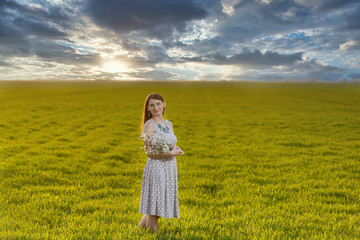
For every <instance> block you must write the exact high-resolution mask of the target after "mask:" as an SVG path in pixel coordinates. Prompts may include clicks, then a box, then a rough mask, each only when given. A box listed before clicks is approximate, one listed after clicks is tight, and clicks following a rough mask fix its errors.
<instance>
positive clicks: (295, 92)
mask: <svg viewBox="0 0 360 240" xmlns="http://www.w3.org/2000/svg"><path fill="white" fill-rule="evenodd" d="M150 92H159V93H161V94H162V95H163V96H164V97H165V100H166V102H167V108H166V114H165V118H167V119H169V120H170V121H172V122H173V124H174V130H175V134H176V136H177V138H178V145H179V146H180V147H181V148H182V149H183V150H184V151H185V154H184V155H182V156H179V157H178V158H177V164H178V181H179V203H180V219H165V218H161V219H160V220H159V230H158V232H157V233H155V234H151V233H147V232H145V231H142V230H140V229H136V226H137V224H138V222H139V221H140V219H141V217H142V214H140V213H138V210H139V203H140V191H141V180H142V172H143V169H144V166H145V163H146V155H145V154H144V152H143V151H142V150H141V149H140V147H141V146H142V143H141V141H139V140H138V137H139V135H140V129H139V125H140V122H141V114H142V107H143V102H144V99H145V97H146V96H147V94H149V93H150ZM0 116H1V117H0V184H1V185H0V204H1V205H0V239H295V238H296V239H359V238H360V197H359V196H360V154H359V150H360V86H359V85H357V84H326V83H247V82H240V83H233V82H214V83H212V82H208V83H201V82H182V83H180V82H167V83H166V82H72V83H64V82H0Z"/></svg>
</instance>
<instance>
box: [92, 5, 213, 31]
mask: <svg viewBox="0 0 360 240" xmlns="http://www.w3.org/2000/svg"><path fill="white" fill-rule="evenodd" d="M87 10H88V11H89V13H90V15H91V16H92V18H93V19H94V21H95V22H96V23H97V24H98V25H100V26H103V27H106V28H109V29H111V30H113V31H116V32H119V33H129V32H131V31H138V30H142V31H145V32H147V33H148V34H149V35H150V36H153V37H158V38H165V37H167V36H170V35H171V33H172V31H173V28H175V29H176V30H177V31H179V32H184V31H185V28H186V22H187V21H191V20H196V19H202V18H204V17H206V16H207V12H206V11H205V10H204V9H202V8H201V7H200V6H197V5H195V4H194V3H193V2H192V1H191V0H177V1H169V0H137V1H133V0H122V1H116V0H103V1H98V0H89V5H88V8H87Z"/></svg>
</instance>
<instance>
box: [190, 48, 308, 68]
mask: <svg viewBox="0 0 360 240" xmlns="http://www.w3.org/2000/svg"><path fill="white" fill-rule="evenodd" d="M302 54H303V53H294V54H280V53H278V52H271V51H266V52H264V53H262V52H260V51H259V50H254V51H249V50H243V52H241V53H238V54H235V55H233V56H230V57H227V56H225V55H222V54H220V53H217V54H214V55H208V56H206V57H193V58H183V60H185V61H189V62H209V63H213V64H218V65H251V66H279V65H292V64H293V63H295V62H297V61H300V60H301V59H302Z"/></svg>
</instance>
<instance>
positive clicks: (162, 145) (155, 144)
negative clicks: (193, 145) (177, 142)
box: [140, 133, 174, 154]
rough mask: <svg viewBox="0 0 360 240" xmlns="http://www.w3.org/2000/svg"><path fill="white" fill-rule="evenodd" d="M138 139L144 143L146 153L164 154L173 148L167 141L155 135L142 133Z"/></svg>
mask: <svg viewBox="0 0 360 240" xmlns="http://www.w3.org/2000/svg"><path fill="white" fill-rule="evenodd" d="M140 139H142V140H143V141H144V142H145V143H146V146H145V147H144V149H145V151H146V153H154V154H159V153H166V152H169V151H170V150H171V149H172V148H173V147H174V146H173V145H172V144H171V143H170V142H169V141H168V139H166V138H165V137H164V136H163V135H160V134H157V133H154V134H152V135H150V136H148V135H146V134H144V133H143V134H142V136H141V137H140Z"/></svg>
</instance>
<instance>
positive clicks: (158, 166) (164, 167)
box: [138, 93, 184, 232]
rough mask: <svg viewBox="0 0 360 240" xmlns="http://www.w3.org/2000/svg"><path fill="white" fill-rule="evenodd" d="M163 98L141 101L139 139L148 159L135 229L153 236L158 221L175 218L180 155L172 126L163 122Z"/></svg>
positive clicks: (149, 96) (177, 209)
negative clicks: (148, 231)
mask: <svg viewBox="0 0 360 240" xmlns="http://www.w3.org/2000/svg"><path fill="white" fill-rule="evenodd" d="M164 113H165V101H164V98H163V97H162V96H161V95H160V94H157V93H152V94H149V95H148V96H147V97H146V99H145V104H144V112H143V122H142V129H143V130H142V139H143V141H144V146H145V150H146V155H147V156H148V160H147V163H146V165H145V168H144V173H143V179H142V187H141V198H140V210H139V212H140V213H143V214H144V216H143V218H142V219H141V221H140V223H139V225H138V227H139V226H141V227H142V228H145V229H148V228H150V230H151V231H152V232H156V231H157V228H158V219H159V218H160V217H164V218H179V217H180V214H179V200H178V183H177V168H176V156H178V155H180V154H183V153H184V152H183V151H182V150H181V149H180V148H179V147H178V146H176V141H177V139H176V136H175V135H174V132H173V127H172V123H171V122H170V121H168V120H164V119H163V115H164Z"/></svg>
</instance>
